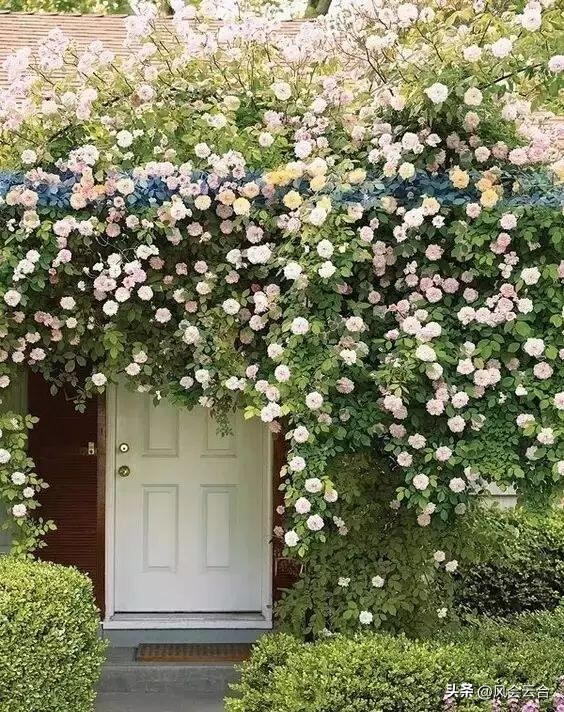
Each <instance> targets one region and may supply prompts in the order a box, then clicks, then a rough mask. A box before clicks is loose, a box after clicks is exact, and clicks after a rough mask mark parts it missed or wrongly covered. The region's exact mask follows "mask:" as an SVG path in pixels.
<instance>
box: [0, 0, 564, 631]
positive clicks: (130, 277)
mask: <svg viewBox="0 0 564 712" xmlns="http://www.w3.org/2000/svg"><path fill="white" fill-rule="evenodd" d="M544 5H545V6H546V7H542V6H541V5H539V3H536V2H531V3H529V5H528V6H527V7H526V9H525V11H524V12H523V13H513V14H511V13H509V14H505V13H502V12H501V11H500V13H497V14H496V13H495V12H492V11H490V10H488V11H484V10H483V8H481V7H479V4H476V5H475V7H474V8H473V9H468V8H465V9H460V8H458V9H457V8H455V7H454V6H453V7H451V8H450V9H444V8H442V7H441V3H439V4H437V5H436V6H435V5H429V6H426V7H422V6H416V5H411V4H400V5H397V6H393V7H391V8H389V11H388V10H386V11H385V12H384V11H383V10H382V11H380V10H378V8H377V7H375V8H374V10H373V11H371V12H370V13H368V14H367V15H366V16H365V15H362V13H361V14H360V15H355V16H354V18H352V19H351V18H350V17H349V16H347V15H344V16H343V18H342V22H343V23H345V24H346V23H347V22H352V21H353V19H354V28H355V31H356V32H357V33H358V28H359V27H363V30H362V31H361V32H360V34H358V36H357V35H355V34H353V33H352V32H350V31H348V32H347V33H343V32H342V28H337V29H336V30H335V31H334V32H333V33H332V31H331V28H328V27H322V26H321V25H319V24H318V25H315V24H313V25H311V26H309V27H308V28H305V29H303V30H302V32H301V34H300V35H299V36H298V38H297V39H295V40H294V41H291V42H290V41H289V40H283V39H282V40H281V38H280V35H278V34H277V30H276V28H273V27H272V26H270V25H269V23H264V22H254V21H250V20H247V21H245V22H242V23H239V24H236V25H233V26H228V27H224V28H223V29H220V30H219V32H218V33H216V34H215V35H214V34H213V33H209V32H205V31H203V30H201V29H195V26H194V23H193V22H192V23H189V22H188V20H187V13H188V10H187V9H186V8H183V7H178V8H177V14H176V16H175V18H174V20H173V21H172V25H171V26H170V27H169V28H168V29H167V32H171V33H172V32H174V37H175V40H174V42H173V41H171V40H170V38H169V37H168V35H166V36H165V38H164V39H163V30H162V27H159V26H158V24H155V20H154V9H153V8H152V6H150V5H144V6H142V7H141V9H140V13H139V14H138V15H136V16H134V17H132V18H131V19H130V20H128V25H129V28H128V29H129V35H130V36H129V39H130V40H135V41H136V42H140V45H139V48H138V49H137V50H135V51H133V50H132V55H131V56H130V57H129V58H128V59H125V60H121V61H118V60H117V59H116V58H115V57H114V56H113V55H112V53H111V52H109V51H107V50H106V49H105V48H104V47H103V46H101V44H99V43H94V45H92V46H90V47H89V48H88V49H87V50H86V52H84V53H82V54H79V53H77V51H76V49H75V48H74V47H73V45H72V43H70V42H69V41H68V40H67V39H66V38H65V37H64V36H62V35H61V34H60V33H58V32H57V31H55V32H53V33H51V34H50V36H49V37H48V38H47V39H46V41H45V43H44V44H43V45H41V47H39V49H38V51H37V53H36V55H32V54H31V53H26V52H19V53H18V55H16V56H15V57H12V58H10V59H9V60H8V61H7V65H6V67H7V70H8V72H9V73H10V75H11V78H12V80H13V84H12V87H11V89H9V90H8V91H7V92H6V93H5V96H4V97H3V106H4V107H5V108H3V109H2V112H1V113H0V122H1V123H0V139H1V142H2V143H1V149H0V159H1V161H2V165H3V166H4V168H5V172H4V173H3V174H2V175H1V177H0V196H1V198H2V203H1V205H0V212H1V214H2V232H3V240H2V246H1V250H2V252H1V260H0V295H1V301H2V307H1V311H0V329H1V337H2V344H1V346H2V350H1V352H0V353H1V363H0V374H1V376H0V385H2V386H3V387H5V386H7V385H9V382H10V379H11V377H12V374H13V371H14V368H15V367H17V366H18V365H21V366H23V365H26V366H28V367H31V368H32V369H34V370H37V371H39V372H40V373H41V374H42V375H43V376H44V377H45V378H46V379H47V380H49V381H51V382H52V383H53V386H54V387H55V388H61V387H65V388H70V389H72V390H73V391H74V393H75V395H76V399H77V404H78V405H79V406H80V403H81V402H83V401H84V399H85V398H88V397H90V396H92V395H94V394H99V393H103V392H104V389H105V387H106V386H107V384H108V383H110V382H116V381H117V380H118V379H120V380H125V381H126V382H127V384H128V385H129V386H130V387H132V388H136V389H142V390H145V391H148V392H151V393H153V394H154V395H155V397H156V398H167V399H169V400H170V401H172V402H173V403H176V404H178V405H179V406H187V407H193V406H195V405H197V404H200V405H204V406H206V407H209V408H211V409H212V410H213V411H214V413H215V415H216V416H217V417H218V418H219V420H220V422H222V417H223V416H225V415H226V414H227V413H228V412H229V411H230V409H232V408H234V407H241V408H244V409H245V412H246V415H247V416H248V417H259V418H261V420H262V421H264V422H265V423H268V424H269V426H270V427H271V428H272V429H273V430H274V431H277V430H280V428H281V427H282V424H284V429H285V433H286V437H287V439H288V442H289V454H288V462H287V464H286V465H285V467H284V468H283V471H282V473H281V474H282V477H281V487H282V488H283V490H284V496H285V502H286V527H285V530H284V531H280V532H277V533H278V535H280V536H284V539H285V544H286V546H287V547H288V550H290V551H291V552H292V553H293V554H294V555H297V556H300V557H307V553H308V547H309V545H310V543H311V541H313V540H319V539H321V540H323V539H324V537H325V536H326V532H327V531H328V530H329V529H332V528H336V529H337V530H338V531H339V532H340V533H341V534H342V535H346V533H347V522H346V521H343V520H342V519H340V518H339V517H335V516H334V515H333V513H332V507H333V505H334V503H335V502H336V501H337V499H338V498H339V496H347V497H348V496H351V494H350V493H341V492H339V489H338V486H337V484H336V483H335V482H334V481H332V480H331V479H330V478H329V477H328V475H327V470H326V467H327V464H328V462H329V461H330V460H331V459H332V458H333V457H334V456H335V455H336V454H339V453H341V452H350V451H358V450H365V449H376V450H378V451H379V452H381V453H382V454H383V456H384V457H386V458H389V460H390V461H391V462H392V463H393V465H394V467H393V469H392V474H391V476H392V477H393V478H394V482H395V486H394V496H393V498H392V501H391V506H392V508H394V509H400V508H401V509H403V508H407V509H409V510H412V511H413V516H414V517H415V518H416V519H417V522H418V524H419V525H420V526H421V527H428V526H429V525H433V522H435V521H439V522H440V521H442V522H449V521H452V520H453V519H456V518H457V517H460V516H461V515H463V514H464V513H465V512H466V511H467V509H468V507H469V504H470V503H472V502H474V501H475V500H476V497H475V495H478V494H485V493H486V485H487V483H489V482H495V483H497V484H499V485H501V486H508V485H514V486H517V487H518V489H519V492H520V493H522V494H523V495H529V496H543V497H550V496H551V495H553V494H554V492H555V491H561V483H562V475H563V471H564V465H563V462H562V451H561V449H559V448H561V446H559V444H558V436H559V435H560V434H561V430H562V426H561V420H560V419H559V413H558V411H560V410H561V409H562V407H563V405H564V395H563V393H562V391H561V390H560V391H559V390H558V388H560V389H561V383H562V381H561V380H560V381H559V380H558V378H559V377H560V376H561V374H562V357H563V355H564V352H563V351H562V342H561V340H560V339H561V327H562V292H561V287H560V286H559V281H560V280H561V279H562V277H563V276H564V267H563V264H562V262H560V256H561V246H562V235H563V229H562V224H561V216H560V203H561V198H562V193H561V190H560V189H559V188H558V186H557V185H555V184H554V182H553V174H554V173H556V174H558V172H559V171H560V172H561V170H562V166H561V163H560V164H559V163H558V162H557V161H556V159H557V158H558V156H555V155H554V150H553V148H554V147H553V145H552V143H551V140H550V137H549V136H548V137H547V135H546V134H545V133H543V132H542V131H541V130H539V129H537V128H531V127H530V125H529V126H528V125H527V122H526V121H525V120H524V114H526V113H527V111H528V110H529V108H530V107H529V105H528V104H527V102H526V101H525V100H524V99H523V97H522V94H521V92H522V91H523V90H525V91H526V92H528V93H529V94H530V95H533V94H538V95H540V96H542V97H544V98H546V97H547V96H548V95H549V94H550V91H551V89H550V87H551V86H552V82H553V81H554V78H555V76H556V75H557V74H558V72H560V71H561V69H562V65H563V62H562V58H561V57H551V56H550V48H551V42H552V39H551V38H552V34H553V33H554V31H555V30H554V28H555V27H556V24H557V23H558V21H559V20H558V13H557V12H556V8H552V7H551V3H550V2H546V3H544ZM388 12H389V13H390V14H389V16H388V14H386V13H388ZM382 13H384V14H385V15H386V16H385V17H384V16H383V14H382ZM492 18H493V20H492ZM447 20H448V22H447ZM390 23H391V25H390ZM555 23H556V24H555ZM516 24H517V25H519V26H520V27H521V28H522V30H521V32H520V34H519V36H518V37H517V38H514V37H513V35H512V34H511V32H512V31H513V29H514V27H515V25H516ZM537 24H538V27H537V26H536V25H537ZM533 25H535V26H534V27H533ZM390 26H393V27H394V28H395V29H394V31H393V32H392V30H390ZM435 27H437V28H443V29H442V32H443V33H444V37H443V38H442V41H441V42H439V43H438V44H437V42H436V40H435V37H436V34H435ZM349 30H350V27H349ZM343 36H346V37H347V38H348V39H347V40H346V42H347V43H348V44H344V42H345V41H344V40H343ZM335 44H337V46H338V50H339V51H340V52H342V53H343V56H345V57H347V58H348V59H349V60H350V64H347V66H346V67H343V66H338V65H336V64H330V63H329V62H328V58H329V57H333V56H334V54H335ZM359 48H361V49H362V52H358V51H357V50H358V49H359ZM532 49H534V50H535V51H538V52H540V51H542V52H546V51H548V52H549V56H548V57H545V58H544V59H543V58H542V57H541V59H540V60H539V62H538V64H536V65H535V73H534V74H533V73H531V71H530V69H529V68H530V66H531V65H530V61H529V59H528V57H530V56H536V55H532ZM408 50H409V51H408ZM357 54H358V57H357ZM420 57H423V58H424V60H425V61H424V62H423V63H421V62H420V60H419V58H420ZM414 58H415V59H414ZM525 58H527V60H526V62H525ZM324 60H325V61H324ZM494 60H495V61H494ZM366 61H368V65H367V64H366ZM523 63H524V65H523V66H521V64H523ZM63 64H66V65H68V66H70V70H69V71H68V74H67V76H66V77H65V78H64V79H58V80H57V79H54V78H53V77H54V76H55V75H56V74H57V72H58V70H59V69H60V68H61V67H62V66H63ZM367 72H369V74H367ZM541 80H542V81H541ZM543 92H544V93H543ZM22 93H23V95H24V99H23V100H22V98H21V95H22ZM516 119H519V121H520V127H521V128H520V129H519V131H517V130H516V128H515V120H516ZM555 161H556V162H555ZM550 166H552V167H550ZM84 369H87V372H88V375H87V377H86V378H82V376H79V374H82V373H83V372H84ZM558 383H560V386H558ZM2 423H3V431H4V432H3V438H4V441H5V443H6V445H5V446H3V447H2V449H1V450H0V465H1V467H2V469H1V470H0V498H2V499H4V500H5V501H6V502H7V504H8V511H9V513H10V514H11V516H12V520H13V521H14V522H15V523H16V525H17V529H18V532H19V536H18V537H17V539H16V549H17V550H19V551H31V550H33V549H34V548H35V547H37V546H38V544H39V542H40V539H41V536H42V534H43V533H44V531H45V528H46V527H47V528H48V527H49V526H50V524H49V523H47V524H46V523H44V522H41V520H37V519H36V518H34V516H33V515H34V512H33V510H34V509H35V508H36V506H37V504H38V494H39V492H40V489H41V487H42V486H43V483H42V481H41V480H40V478H39V477H38V476H36V475H35V474H33V466H32V463H30V462H29V460H27V459H26V456H25V447H24V445H25V443H24V440H25V436H24V430H25V428H26V427H27V426H29V425H31V420H30V418H29V417H27V420H26V419H25V418H24V415H23V414H21V415H19V416H18V415H14V414H8V415H7V416H3V418H2ZM365 618H366V616H365Z"/></svg>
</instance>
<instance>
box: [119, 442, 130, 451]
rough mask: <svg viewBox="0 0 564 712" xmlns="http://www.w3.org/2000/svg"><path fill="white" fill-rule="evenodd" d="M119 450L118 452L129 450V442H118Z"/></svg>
mask: <svg viewBox="0 0 564 712" xmlns="http://www.w3.org/2000/svg"><path fill="white" fill-rule="evenodd" d="M119 451H120V452H129V443H120V444H119Z"/></svg>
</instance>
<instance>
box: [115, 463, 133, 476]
mask: <svg viewBox="0 0 564 712" xmlns="http://www.w3.org/2000/svg"><path fill="white" fill-rule="evenodd" d="M130 474H131V469H130V468H129V467H128V466H127V465H120V467H118V475H119V476H120V477H129V475H130Z"/></svg>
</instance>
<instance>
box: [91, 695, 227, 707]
mask: <svg viewBox="0 0 564 712" xmlns="http://www.w3.org/2000/svg"><path fill="white" fill-rule="evenodd" d="M96 712H223V701H222V695H189V696H188V695H168V694H161V693H150V692H105V693H102V694H100V695H99V696H98V702H97V705H96Z"/></svg>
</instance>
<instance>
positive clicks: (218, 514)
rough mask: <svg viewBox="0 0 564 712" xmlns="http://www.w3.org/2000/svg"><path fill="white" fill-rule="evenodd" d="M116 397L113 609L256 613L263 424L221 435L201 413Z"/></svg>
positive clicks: (236, 425)
mask: <svg viewBox="0 0 564 712" xmlns="http://www.w3.org/2000/svg"><path fill="white" fill-rule="evenodd" d="M116 399H117V400H116V403H117V404H116V473H115V477H116V483H115V484H116V489H115V492H116V507H115V517H116V520H115V532H116V564H115V565H116V572H115V581H116V585H115V589H116V601H115V604H116V611H117V612H151V611H153V612H235V611H260V610H261V608H262V579H263V576H262V573H263V564H264V562H263V557H264V556H265V555H267V552H268V547H267V545H266V544H267V538H268V534H267V532H265V527H264V514H265V513H264V511H263V487H264V484H265V483H264V479H265V475H266V467H265V465H266V457H267V452H266V444H267V435H266V433H265V431H264V427H263V425H262V424H261V423H260V422H258V421H256V420H250V421H245V420H244V419H243V417H242V415H240V414H238V415H236V416H234V417H233V420H232V428H233V432H232V434H230V435H227V436H222V435H219V434H218V432H217V428H216V424H215V423H214V421H213V420H212V418H211V417H210V415H209V411H208V410H207V409H205V408H195V409H194V410H193V411H187V410H181V409H178V408H175V407H172V406H170V405H168V404H167V403H160V404H159V405H158V406H155V405H154V404H153V402H152V399H151V397H150V396H149V395H148V394H143V393H131V392H129V391H127V390H125V389H122V388H120V389H118V392H117V396H116ZM124 444H125V445H126V446H127V447H128V450H127V451H126V452H123V450H124V449H126V448H125V445H124ZM120 445H121V448H120ZM124 465H125V466H127V467H129V468H130V474H129V475H128V476H126V477H120V476H119V474H117V472H118V471H119V468H120V467H122V466H124ZM112 475H113V473H112Z"/></svg>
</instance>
